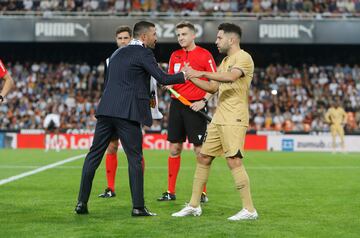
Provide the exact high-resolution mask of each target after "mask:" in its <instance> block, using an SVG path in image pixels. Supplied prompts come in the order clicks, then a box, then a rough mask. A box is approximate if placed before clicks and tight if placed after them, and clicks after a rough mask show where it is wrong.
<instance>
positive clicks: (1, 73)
mask: <svg viewBox="0 0 360 238" xmlns="http://www.w3.org/2000/svg"><path fill="white" fill-rule="evenodd" d="M5 74H7V70H6V68H5V65H4V64H3V62H2V61H1V59H0V78H2V77H4V76H5Z"/></svg>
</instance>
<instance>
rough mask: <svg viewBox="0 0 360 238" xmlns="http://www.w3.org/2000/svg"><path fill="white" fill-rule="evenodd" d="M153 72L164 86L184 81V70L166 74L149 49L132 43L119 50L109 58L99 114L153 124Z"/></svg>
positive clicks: (147, 124) (97, 114)
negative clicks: (151, 81)
mask: <svg viewBox="0 0 360 238" xmlns="http://www.w3.org/2000/svg"><path fill="white" fill-rule="evenodd" d="M151 75H152V76H153V77H154V78H155V79H156V80H157V81H158V82H159V83H160V84H164V85H169V84H178V83H184V82H185V80H184V75H183V73H178V74H173V75H169V74H166V73H164V72H163V71H162V70H161V69H160V68H159V67H158V64H157V62H156V60H155V57H154V54H153V53H152V51H151V50H149V49H147V48H144V47H142V46H140V45H129V46H126V47H123V48H120V49H117V50H116V51H115V52H114V53H113V54H112V56H111V57H110V60H109V65H108V68H107V72H106V79H105V88H104V92H103V95H102V97H101V100H100V103H99V106H98V109H97V112H96V116H109V117H118V118H123V119H128V120H131V121H137V122H139V123H141V124H143V125H146V126H151V124H152V117H151V111H150V76H151Z"/></svg>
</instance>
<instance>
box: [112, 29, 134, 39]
mask: <svg viewBox="0 0 360 238" xmlns="http://www.w3.org/2000/svg"><path fill="white" fill-rule="evenodd" d="M121 32H127V33H129V35H130V37H131V36H132V30H131V28H130V27H129V26H119V27H118V28H117V29H116V32H115V36H117V34H119V33H121Z"/></svg>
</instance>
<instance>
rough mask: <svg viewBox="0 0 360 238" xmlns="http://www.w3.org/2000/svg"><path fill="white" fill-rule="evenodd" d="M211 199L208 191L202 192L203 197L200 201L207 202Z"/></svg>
mask: <svg viewBox="0 0 360 238" xmlns="http://www.w3.org/2000/svg"><path fill="white" fill-rule="evenodd" d="M208 201H209V198H208V196H207V195H206V193H204V192H203V193H202V194H201V198H200V202H201V203H206V202H208Z"/></svg>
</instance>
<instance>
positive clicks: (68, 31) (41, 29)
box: [35, 22, 90, 37]
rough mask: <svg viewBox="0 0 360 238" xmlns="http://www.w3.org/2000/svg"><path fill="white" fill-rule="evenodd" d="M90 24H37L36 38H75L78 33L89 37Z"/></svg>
mask: <svg viewBox="0 0 360 238" xmlns="http://www.w3.org/2000/svg"><path fill="white" fill-rule="evenodd" d="M89 27H90V23H87V24H86V25H85V26H83V25H81V24H80V23H73V22H67V23H66V22H37V23H36V24H35V36H46V37H75V36H77V32H81V33H82V35H84V36H89Z"/></svg>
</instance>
